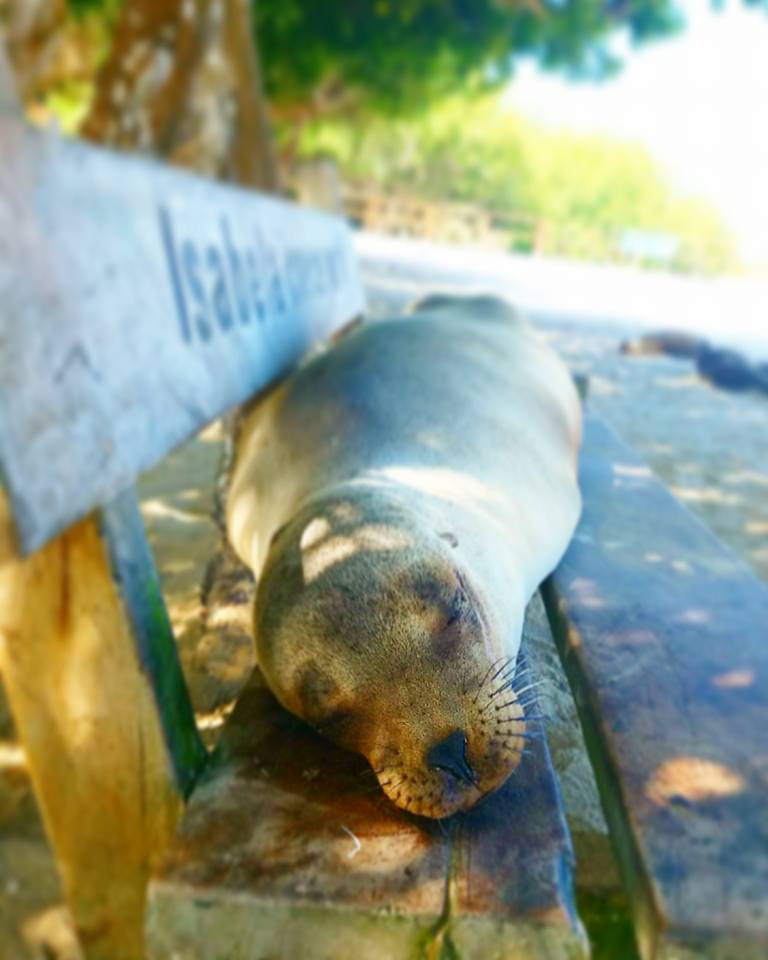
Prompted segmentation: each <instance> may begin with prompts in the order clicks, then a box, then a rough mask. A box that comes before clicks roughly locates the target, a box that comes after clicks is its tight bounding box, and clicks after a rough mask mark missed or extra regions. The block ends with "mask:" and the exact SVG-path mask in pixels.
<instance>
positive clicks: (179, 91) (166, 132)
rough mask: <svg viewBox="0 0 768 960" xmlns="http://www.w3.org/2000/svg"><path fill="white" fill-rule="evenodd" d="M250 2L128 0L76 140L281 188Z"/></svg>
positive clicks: (255, 184) (259, 185)
mask: <svg viewBox="0 0 768 960" xmlns="http://www.w3.org/2000/svg"><path fill="white" fill-rule="evenodd" d="M249 7H250V3H249V0H126V4H125V7H124V9H123V11H122V13H121V16H120V19H119V21H118V24H117V30H116V34H115V38H114V42H113V46H112V50H111V53H110V55H109V58H108V60H107V62H106V64H105V67H104V69H103V71H102V73H101V76H100V78H99V81H98V83H97V88H96V95H95V98H94V102H93V105H92V108H91V111H90V113H89V115H88V116H87V118H86V120H85V122H84V124H83V128H82V133H83V135H84V136H86V137H88V138H89V139H91V140H94V141H98V142H99V143H106V144H110V145H112V146H116V147H120V148H123V149H127V150H138V151H143V152H145V153H152V154H156V155H160V156H162V157H164V158H165V159H167V160H169V161H170V162H171V163H175V164H178V165H180V166H184V167H188V168H190V169H193V170H196V171H197V172H198V173H203V174H206V175H208V176H211V177H215V178H217V179H222V180H230V181H235V182H238V183H241V184H244V185H248V186H253V187H257V188H260V189H262V190H268V191H276V190H277V189H278V177H277V168H276V164H275V161H274V156H273V151H272V137H271V130H270V126H269V121H268V116H267V108H266V105H265V101H264V96H263V88H262V82H261V71H260V63H259V59H258V54H257V51H256V48H255V43H254V31H253V25H252V21H251V16H250V9H249Z"/></svg>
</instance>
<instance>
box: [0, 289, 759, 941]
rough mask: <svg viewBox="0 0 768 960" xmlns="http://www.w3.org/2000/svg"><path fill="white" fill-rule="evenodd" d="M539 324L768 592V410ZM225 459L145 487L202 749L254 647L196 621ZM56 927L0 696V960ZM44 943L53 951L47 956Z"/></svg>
mask: <svg viewBox="0 0 768 960" xmlns="http://www.w3.org/2000/svg"><path fill="white" fill-rule="evenodd" d="M369 279H370V281H371V283H370V289H371V303H372V308H373V310H374V311H375V312H387V311H390V310H396V309H399V308H401V307H402V305H403V304H404V303H406V302H407V301H409V300H410V299H411V298H412V296H413V295H414V293H417V292H419V290H420V289H427V288H429V286H430V283H429V281H428V280H420V281H419V282H418V283H409V284H407V285H402V284H401V285H399V286H398V284H397V283H393V282H392V278H391V277H390V279H389V280H388V282H387V283H386V284H383V283H382V282H381V277H380V276H371V277H369ZM433 285H434V284H433ZM439 285H440V284H438V286H439ZM535 319H536V320H537V322H538V324H539V325H540V327H541V329H542V330H543V331H544V333H545V335H546V336H547V337H548V338H549V339H551V341H552V342H553V343H554V345H555V346H556V347H557V349H558V350H560V352H561V353H562V355H563V356H564V357H565V358H566V359H567V360H568V362H569V363H570V364H571V365H572V366H573V367H574V368H575V369H578V370H580V371H582V372H587V373H589V375H590V401H589V402H590V404H591V406H592V407H593V409H595V410H596V411H597V412H599V413H600V414H601V415H603V416H604V417H605V418H606V419H607V420H608V421H609V422H611V423H612V424H613V425H614V427H615V428H616V429H617V430H618V431H619V432H620V433H621V434H622V435H623V436H624V437H625V438H626V439H627V440H628V442H629V443H631V444H632V445H633V446H635V447H636V449H637V450H638V451H639V452H640V453H641V454H642V455H643V456H644V457H645V458H646V459H647V460H648V462H649V463H650V465H651V466H652V467H653V469H654V470H656V471H657V473H658V474H659V475H660V476H661V477H662V478H663V479H664V480H665V482H666V483H668V484H669V485H670V486H671V487H672V489H673V490H674V491H675V493H676V494H677V495H678V496H679V497H680V498H681V499H683V500H684V501H685V502H686V503H687V504H688V505H689V506H690V507H691V509H693V510H694V511H696V512H697V513H698V514H699V515H700V516H701V517H702V518H703V519H704V520H705V521H706V522H707V523H708V524H709V525H710V526H711V527H712V528H713V529H714V530H715V531H716V533H717V534H718V535H719V536H720V537H721V538H722V539H723V540H724V541H725V542H726V543H728V544H729V545H730V546H731V548H732V549H733V550H734V551H735V552H737V553H738V554H740V555H741V556H742V557H743V558H744V559H745V560H746V561H747V562H748V563H750V564H751V565H752V567H753V568H754V570H755V571H756V572H757V574H758V575H759V576H761V577H762V578H763V579H764V580H766V581H768V399H766V398H764V397H760V396H749V395H739V394H728V393H723V392H721V391H718V390H715V389H712V388H711V387H709V386H708V385H706V384H705V383H704V382H703V381H701V380H700V379H699V378H697V377H696V375H695V373H694V371H693V369H692V367H691V365H690V363H688V362H685V361H674V360H669V359H664V358H659V359H635V358H627V357H623V356H621V355H619V353H618V349H617V348H618V344H619V342H620V340H621V338H622V337H623V336H624V335H625V334H626V333H629V332H633V331H634V329H636V328H635V327H633V325H632V324H627V325H624V326H622V325H620V324H616V323H613V324H611V325H608V326H606V325H604V324H595V323H585V322H584V321H583V320H580V321H578V322H575V321H573V320H568V319H564V318H563V317H562V316H560V317H558V316H555V315H553V314H551V313H547V312H546V311H542V310H538V311H535ZM220 455H221V436H220V432H219V430H218V429H217V427H215V426H214V427H213V428H209V429H208V430H207V431H205V432H204V433H203V434H202V435H201V437H200V438H198V439H197V440H196V441H194V442H192V443H190V444H188V445H187V446H186V447H184V448H183V449H181V450H179V451H177V452H176V453H174V454H173V455H172V456H170V457H168V458H167V459H166V460H165V461H164V462H163V464H162V465H161V466H160V467H159V468H158V469H156V470H154V471H152V472H150V473H149V474H147V475H146V476H145V477H144V478H143V479H142V482H141V484H140V495H141V499H142V509H143V512H144V516H145V519H146V523H147V528H148V533H149V538H150V541H151V543H152V546H153V548H154V550H155V556H156V559H157V563H158V567H159V570H160V574H161V579H162V583H163V587H164V591H165V596H166V599H167V602H168V606H169V610H170V613H171V618H172V621H173V625H174V629H175V631H176V636H177V638H178V642H179V649H180V654H181V658H182V662H183V665H184V669H185V672H186V675H187V677H188V680H189V684H190V689H191V693H192V697H193V700H194V703H195V707H196V710H197V712H198V717H199V720H200V722H201V725H202V726H203V727H204V728H205V732H206V736H207V738H208V739H209V740H210V739H213V738H215V732H216V729H217V726H218V725H220V723H221V722H222V719H223V718H224V716H225V715H226V712H227V702H228V698H230V697H231V696H232V695H234V691H236V690H237V688H238V685H239V683H240V682H241V681H242V679H244V677H245V676H246V675H247V672H248V670H249V667H250V662H251V660H250V651H249V650H247V649H242V648H240V649H238V650H236V651H231V650H226V649H224V650H223V649H222V647H221V645H220V644H219V645H217V644H216V643H215V642H212V640H211V636H210V634H206V633H205V631H204V630H203V628H202V625H201V621H200V599H199V596H200V584H201V580H202V576H203V573H204V570H205V567H206V564H207V562H208V560H209V558H210V556H211V555H212V553H213V552H214V550H215V548H216V545H217V542H218V533H217V529H216V526H215V524H214V523H213V521H212V519H211V510H212V488H213V480H214V477H215V475H216V471H217V465H218V462H219V457H220ZM63 916H64V913H63V910H62V908H61V898H60V891H59V887H58V882H57V879H56V873H55V869H54V865H53V862H52V858H51V856H50V853H49V851H48V848H47V844H46V842H45V837H44V833H43V830H42V827H41V824H40V821H39V817H38V816H37V811H36V808H35V804H34V800H33V798H32V795H31V792H30V790H29V784H28V780H27V777H26V773H25V769H24V758H23V753H22V752H21V751H20V749H19V747H18V745H17V743H16V741H15V738H14V733H13V728H12V722H11V719H10V716H9V714H8V711H7V708H6V706H5V704H4V701H3V699H2V697H1V696H0V960H23V958H26V957H42V956H49V957H50V956H56V955H58V956H64V957H74V956H75V955H76V954H75V952H74V948H73V947H72V944H71V941H68V940H67V931H66V925H65V924H63V923H62V917H63ZM34 943H37V944H38V947H37V948H33V947H32V946H30V944H34ZM41 943H47V944H49V945H51V946H53V947H54V948H55V950H58V953H56V952H49V953H44V952H41V948H40V946H39V945H40V944H41Z"/></svg>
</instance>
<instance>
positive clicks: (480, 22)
mask: <svg viewBox="0 0 768 960" xmlns="http://www.w3.org/2000/svg"><path fill="white" fill-rule="evenodd" d="M255 5H256V14H257V20H258V36H259V43H260V49H261V52H262V57H263V61H264V74H265V79H266V84H267V91H268V93H269V95H270V97H271V98H272V100H273V102H274V103H276V104H278V106H279V105H291V104H311V105H312V106H313V107H314V109H315V110H316V112H319V113H322V112H330V111H332V110H334V109H336V108H338V107H339V106H342V107H347V108H348V107H349V106H350V105H352V106H355V105H359V104H361V103H365V105H366V107H368V108H370V107H371V106H374V107H376V108H377V109H379V110H381V111H390V112H391V111H397V112H408V110H409V109H419V108H423V106H424V105H425V103H427V102H430V101H432V100H434V99H435V98H437V97H442V96H444V95H446V94H448V93H450V92H453V91H455V90H457V89H459V88H460V89H462V90H463V91H464V92H478V91H480V90H488V89H492V88H495V87H498V86H499V85H501V84H503V83H504V82H505V81H506V80H508V79H509V77H510V76H511V74H512V72H513V68H514V62H515V60H516V59H517V58H519V57H521V56H524V55H528V56H533V57H535V58H537V59H538V60H539V61H540V62H541V63H542V64H543V65H545V66H547V67H552V68H565V69H567V70H569V71H570V72H571V73H574V74H578V75H580V76H589V77H603V76H606V75H607V74H608V73H610V72H611V71H613V70H614V69H615V68H616V67H617V61H616V59H615V57H614V56H613V55H612V53H611V50H610V43H609V40H610V37H611V35H612V34H615V33H616V32H617V31H619V30H621V31H625V32H626V33H628V34H629V36H630V38H631V39H632V40H633V41H634V42H637V43H641V42H644V41H645V40H649V39H651V38H653V37H658V36H664V35H666V34H669V33H671V32H674V31H675V30H677V29H679V28H680V27H681V26H682V22H683V21H682V17H681V15H680V12H679V11H678V9H677V8H676V7H675V5H674V2H673V0H631V2H625V0H619V2H616V3H613V4H611V3H610V2H609V3H607V4H606V3H605V2H604V0H567V2H566V0H549V2H548V3H545V2H544V0H362V2H351V0H338V2H335V3H333V2H329V0H255Z"/></svg>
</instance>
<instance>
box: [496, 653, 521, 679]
mask: <svg viewBox="0 0 768 960" xmlns="http://www.w3.org/2000/svg"><path fill="white" fill-rule="evenodd" d="M500 659H503V660H504V663H502V665H501V666H500V667H499V669H498V670H497V671H496V673H494V675H493V676H492V677H491V682H493V681H494V680H495V679H496V677H498V675H499V674H500V673H503V672H504V671H505V670H507V669H508V668H509V667H511V666H514V665H515V663H516V662H517V656H514V657H512V656H506V657H501V658H500ZM498 662H499V661H498V660H497V661H496V663H498ZM494 666H496V664H493V665H492V668H493V667H494Z"/></svg>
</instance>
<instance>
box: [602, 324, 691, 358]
mask: <svg viewBox="0 0 768 960" xmlns="http://www.w3.org/2000/svg"><path fill="white" fill-rule="evenodd" d="M706 342H707V341H706V340H705V339H704V338H703V337H697V336H694V335H692V334H689V333H681V332H680V331H677V330H658V331H656V332H655V333H645V334H643V335H642V336H640V337H633V338H632V339H631V340H622V342H621V345H620V346H619V352H620V353H624V354H628V355H629V356H633V357H658V356H667V357H680V358H687V359H695V358H696V356H697V354H698V352H699V350H700V349H701V347H703V346H704V345H705V344H706Z"/></svg>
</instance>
